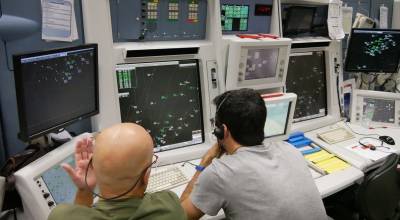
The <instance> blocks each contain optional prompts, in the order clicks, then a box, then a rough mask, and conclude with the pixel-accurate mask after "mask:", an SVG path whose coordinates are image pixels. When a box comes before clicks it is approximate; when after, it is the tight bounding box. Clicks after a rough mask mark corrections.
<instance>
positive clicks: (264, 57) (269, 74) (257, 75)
mask: <svg viewBox="0 0 400 220" xmlns="http://www.w3.org/2000/svg"><path fill="white" fill-rule="evenodd" d="M278 55H279V48H268V49H248V50H247V58H246V70H245V73H244V80H253V79H267V78H274V77H275V75H276V67H277V65H278Z"/></svg>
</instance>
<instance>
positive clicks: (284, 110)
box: [264, 101, 292, 138]
mask: <svg viewBox="0 0 400 220" xmlns="http://www.w3.org/2000/svg"><path fill="white" fill-rule="evenodd" d="M291 104H292V103H291V102H290V101H285V102H278V103H270V104H267V105H266V107H267V120H266V121H265V127H264V134H265V137H266V138H268V137H274V136H278V135H284V134H285V131H286V127H287V124H288V119H289V113H290V107H291Z"/></svg>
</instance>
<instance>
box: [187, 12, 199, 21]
mask: <svg viewBox="0 0 400 220" xmlns="http://www.w3.org/2000/svg"><path fill="white" fill-rule="evenodd" d="M188 18H189V19H194V20H197V18H198V16H197V13H189V16H188Z"/></svg>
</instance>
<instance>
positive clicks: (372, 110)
mask: <svg viewBox="0 0 400 220" xmlns="http://www.w3.org/2000/svg"><path fill="white" fill-rule="evenodd" d="M363 117H365V118H368V119H369V120H371V121H374V122H382V123H392V124H393V123H395V100H388V99H377V98H364V100H363Z"/></svg>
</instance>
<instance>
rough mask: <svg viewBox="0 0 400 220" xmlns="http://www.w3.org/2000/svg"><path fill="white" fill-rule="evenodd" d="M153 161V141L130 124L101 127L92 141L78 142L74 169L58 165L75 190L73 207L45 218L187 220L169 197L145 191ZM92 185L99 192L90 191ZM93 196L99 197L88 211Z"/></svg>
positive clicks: (58, 209)
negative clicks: (65, 173)
mask: <svg viewBox="0 0 400 220" xmlns="http://www.w3.org/2000/svg"><path fill="white" fill-rule="evenodd" d="M153 162H155V161H154V160H153V140H152V139H151V137H150V135H149V134H148V133H147V131H146V130H145V129H144V128H143V127H141V126H139V125H136V124H133V123H123V124H118V125H115V126H112V127H110V128H107V129H105V130H104V131H102V132H101V133H100V134H99V135H98V136H97V137H96V138H95V143H93V142H92V140H90V139H83V140H81V141H79V142H78V143H77V145H76V149H75V163H76V167H75V168H72V167H71V166H70V165H68V164H62V167H63V168H64V169H65V171H66V172H67V173H68V174H69V176H70V177H71V179H72V181H73V182H74V183H75V185H76V187H77V188H78V190H77V193H76V198H75V204H74V205H71V204H61V205H57V206H56V208H54V209H53V211H52V212H51V213H50V216H49V218H48V219H49V220H62V219H68V220H69V219H74V220H79V219H82V220H83V219H85V220H86V219H96V220H102V219H113V220H128V219H129V220H136V219H141V220H142V219H143V220H146V219H148V220H150V219H152V220H158V219H159V220H164V219H165V220H169V219H174V220H179V219H186V215H185V213H184V210H183V209H182V207H181V206H180V202H179V199H178V197H177V196H176V195H175V194H174V193H172V192H170V191H162V192H157V193H152V194H149V193H145V191H146V187H147V184H148V182H149V177H150V170H151V165H152V164H153ZM96 186H97V187H98V190H99V194H96V193H94V192H93V191H94V188H95V187H96ZM92 194H94V195H97V196H98V197H99V198H100V199H99V201H98V202H97V203H96V204H94V205H93V207H92V204H93V196H92Z"/></svg>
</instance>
